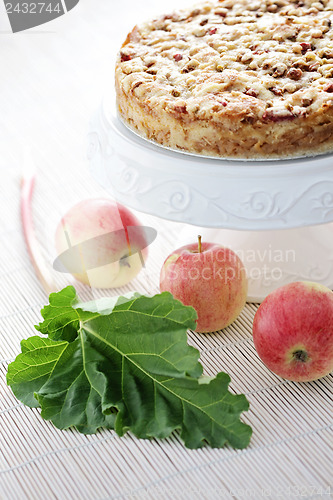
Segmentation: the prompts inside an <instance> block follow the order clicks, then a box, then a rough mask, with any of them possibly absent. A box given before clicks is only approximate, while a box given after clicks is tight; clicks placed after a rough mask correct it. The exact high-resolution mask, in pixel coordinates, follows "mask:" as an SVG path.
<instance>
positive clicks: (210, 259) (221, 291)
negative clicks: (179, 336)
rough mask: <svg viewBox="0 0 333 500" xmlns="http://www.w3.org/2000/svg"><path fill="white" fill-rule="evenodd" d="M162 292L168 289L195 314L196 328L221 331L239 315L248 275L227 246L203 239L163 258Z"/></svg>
mask: <svg viewBox="0 0 333 500" xmlns="http://www.w3.org/2000/svg"><path fill="white" fill-rule="evenodd" d="M160 289H161V292H163V291H168V292H171V293H172V294H173V296H174V297H175V298H176V299H178V300H180V301H181V302H182V303H183V304H185V305H189V306H192V307H194V309H195V310H196V312H197V314H198V320H197V328H196V331H198V332H201V333H207V332H213V331H216V330H221V329H222V328H225V327H226V326H228V325H230V324H231V323H232V322H233V321H235V319H236V318H237V317H238V316H239V314H240V312H241V311H242V309H243V307H244V305H245V302H246V297H247V278H246V272H245V269H244V266H243V264H242V262H241V260H240V259H239V257H238V256H237V255H236V254H235V252H233V251H232V250H230V249H229V248H225V247H222V246H220V245H217V244H215V243H208V242H204V243H202V244H201V237H199V244H198V243H193V244H190V245H185V246H183V247H181V248H179V249H178V250H175V251H174V252H173V253H172V254H171V255H169V257H168V258H167V259H166V260H165V262H164V264H163V267H162V270H161V276H160Z"/></svg>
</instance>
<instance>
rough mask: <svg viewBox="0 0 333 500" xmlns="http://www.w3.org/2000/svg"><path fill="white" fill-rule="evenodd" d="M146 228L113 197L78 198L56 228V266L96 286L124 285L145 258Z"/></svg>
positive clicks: (132, 276) (136, 271)
mask: <svg viewBox="0 0 333 500" xmlns="http://www.w3.org/2000/svg"><path fill="white" fill-rule="evenodd" d="M145 229H147V228H145V227H143V226H141V224H140V222H139V220H138V219H137V218H136V217H135V216H134V215H133V214H132V213H131V212H130V210H128V209H127V208H126V207H124V206H122V205H119V204H117V203H115V202H113V201H112V200H108V199H89V200H84V201H81V202H80V203H78V204H77V205H75V206H74V207H72V208H71V209H70V210H69V211H68V212H67V213H66V215H65V216H64V217H63V218H62V219H61V221H60V223H59V225H58V227H57V230H56V235H55V241H56V250H57V252H58V255H59V257H58V259H57V260H56V265H55V268H56V269H57V270H62V271H65V272H66V271H67V272H70V273H71V274H73V276H74V277H75V278H76V279H78V280H79V281H81V282H82V283H85V284H89V285H90V286H92V287H95V288H115V287H121V286H123V285H126V284H127V283H129V282H130V281H131V280H132V279H133V278H134V277H135V276H136V275H137V274H138V273H139V271H140V270H141V268H142V266H143V265H144V262H145V260H146V258H147V255H148V250H147V247H148V244H149V243H151V241H148V238H147V234H146V231H145ZM148 229H151V228H148ZM153 231H154V230H153ZM61 266H62V267H61Z"/></svg>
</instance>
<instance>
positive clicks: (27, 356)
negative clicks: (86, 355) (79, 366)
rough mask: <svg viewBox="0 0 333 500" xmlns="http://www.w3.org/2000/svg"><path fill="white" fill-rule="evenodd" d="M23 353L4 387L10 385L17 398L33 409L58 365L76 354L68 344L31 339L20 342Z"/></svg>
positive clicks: (12, 366)
mask: <svg viewBox="0 0 333 500" xmlns="http://www.w3.org/2000/svg"><path fill="white" fill-rule="evenodd" d="M21 350H22V353H21V354H19V355H18V356H17V358H16V360H15V362H14V363H11V364H10V365H9V367H8V373H7V384H8V385H10V386H11V388H12V391H13V392H14V394H15V396H16V397H17V399H19V400H20V401H22V402H23V403H24V404H25V405H27V406H30V407H31V408H35V407H37V406H39V405H38V402H37V400H36V399H35V397H34V393H35V392H37V391H38V390H39V389H40V388H41V387H43V385H44V384H45V382H46V381H47V380H48V379H49V377H50V376H51V374H52V373H53V371H54V369H55V367H56V366H57V364H58V365H59V366H61V365H63V364H64V363H66V361H67V360H68V358H69V357H70V356H71V355H72V354H73V351H75V346H71V345H70V344H68V342H55V341H53V340H50V339H45V338H41V337H30V339H28V340H22V342H21Z"/></svg>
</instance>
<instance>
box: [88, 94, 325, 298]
mask: <svg viewBox="0 0 333 500" xmlns="http://www.w3.org/2000/svg"><path fill="white" fill-rule="evenodd" d="M88 158H89V160H90V167H91V172H92V175H93V176H94V177H95V178H96V179H97V180H98V181H99V182H100V184H102V185H103V186H104V187H105V188H106V189H107V190H108V191H109V192H110V194H111V195H112V196H113V197H115V198H116V199H117V200H118V201H119V202H120V203H123V204H125V205H127V206H129V207H132V208H134V209H136V210H139V211H142V212H145V213H150V214H153V215H156V216H158V217H163V218H166V219H169V220H174V221H177V222H184V223H186V224H192V225H196V226H199V227H200V232H202V233H203V237H204V238H205V239H206V240H209V239H210V240H215V241H219V242H220V243H222V244H224V245H226V246H229V247H231V248H234V249H235V250H236V251H238V252H239V253H240V255H241V256H242V257H243V259H244V261H245V266H246V268H247V270H248V274H249V280H250V286H249V301H253V302H258V301H259V302H260V301H261V300H263V298H264V297H265V296H266V295H267V294H268V293H269V292H270V291H272V290H273V289H274V288H277V287H278V286H280V285H281V284H284V283H287V282H290V281H297V280H310V281H318V282H321V283H323V284H325V285H327V286H330V287H333V265H332V263H333V227H332V226H333V225H331V224H329V223H330V222H332V221H333V155H320V156H316V157H313V158H299V159H289V160H272V161H268V160H266V161H241V160H226V159H217V158H204V157H200V156H195V155H189V154H185V153H181V152H174V151H170V150H167V149H165V148H162V147H160V146H158V145H155V144H153V143H151V142H149V141H146V140H145V139H142V138H141V137H139V136H138V135H136V134H135V133H133V132H132V131H131V130H129V129H128V128H127V127H125V125H124V124H123V123H122V122H121V120H120V119H119V117H118V116H117V112H116V107H115V104H114V99H113V96H112V99H111V97H110V98H109V99H108V100H105V101H104V102H103V105H102V106H101V109H100V110H99V111H98V113H96V116H95V117H94V118H93V120H92V123H91V127H90V134H89V150H88ZM204 228H210V229H204ZM291 228H294V229H293V230H291ZM297 228H298V229H297ZM197 233H198V229H194V228H192V229H189V228H186V229H185V230H184V233H183V234H182V235H181V236H180V240H179V244H180V243H181V242H186V241H192V240H193V239H194V237H195V235H196V234H197ZM190 235H191V237H190ZM331 242H332V244H331ZM292 251H294V254H293V255H294V256H293V257H291V255H292V254H291V253H290V252H292ZM251 252H252V253H251ZM286 252H289V253H286ZM249 255H256V258H255V259H254V260H253V257H251V262H250V261H249ZM287 256H288V258H287ZM291 258H292V261H291ZM277 268H278V269H279V272H278V271H277ZM260 269H261V272H260ZM254 270H255V272H254ZM272 271H273V274H272ZM256 273H257V274H256Z"/></svg>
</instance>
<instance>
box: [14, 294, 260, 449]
mask: <svg viewBox="0 0 333 500" xmlns="http://www.w3.org/2000/svg"><path fill="white" fill-rule="evenodd" d="M74 292H75V291H74V289H73V288H67V289H65V290H63V291H62V292H59V294H53V295H52V296H51V297H50V306H47V307H46V308H44V310H43V317H44V322H43V323H41V325H39V327H38V328H39V330H40V331H41V332H43V333H48V335H49V338H48V339H39V340H40V341H43V340H44V342H46V340H47V341H48V342H49V344H47V343H45V344H44V350H43V344H42V343H41V344H40V346H39V350H40V352H42V353H43V354H42V355H40V354H38V350H37V351H36V354H35V356H33V357H31V356H32V354H31V352H32V351H33V345H36V342H37V340H36V337H34V339H35V340H33V339H30V340H28V341H26V342H27V343H29V342H30V343H31V344H29V346H30V347H29V349H28V350H25V348H26V344H22V354H20V355H19V356H18V357H17V359H16V360H15V361H14V362H13V363H12V364H11V365H10V366H9V371H8V376H7V382H8V384H9V385H11V386H12V388H13V390H14V392H15V394H16V396H17V397H18V398H19V399H21V400H22V401H24V402H26V401H28V402H29V403H31V402H32V401H33V400H34V399H35V400H36V401H38V403H39V405H40V406H41V409H42V412H41V415H42V417H43V418H45V419H48V420H51V421H52V422H53V423H54V425H55V426H56V427H58V428H60V429H65V428H68V427H71V426H75V427H76V428H77V429H78V430H79V431H80V432H83V433H93V432H96V430H97V429H98V428H99V427H109V428H112V427H113V428H114V429H115V430H116V432H117V433H118V434H119V435H120V436H122V435H123V434H125V433H126V432H127V431H129V430H130V431H131V432H133V433H134V434H135V435H136V436H137V437H139V438H153V437H158V438H163V437H167V436H169V435H170V433H171V432H173V431H174V430H179V431H180V435H181V437H182V439H183V440H184V442H185V445H186V446H187V447H189V448H199V447H201V446H203V444H204V443H205V442H207V443H209V444H210V445H211V446H213V447H222V446H224V445H225V444H226V443H229V444H230V445H231V446H233V447H235V448H244V447H245V446H247V445H248V443H249V440H250V436H251V429H250V427H249V426H247V425H245V424H244V423H242V422H241V421H240V415H241V413H242V412H243V411H246V410H247V409H248V402H247V400H246V398H245V396H243V395H234V394H232V393H230V392H229V391H228V385H229V382H230V378H229V376H228V375H226V374H224V373H220V374H218V375H217V376H216V377H215V378H212V379H209V378H203V377H202V366H201V364H200V363H199V352H198V351H197V350H196V349H195V348H193V347H191V346H189V345H188V344H187V334H186V331H187V329H193V328H195V320H196V313H195V311H194V309H193V308H191V307H187V306H184V305H183V304H181V303H180V302H179V301H177V300H175V299H174V298H173V297H172V295H171V294H169V293H167V292H164V293H162V294H159V295H156V296H154V297H145V296H139V295H135V296H131V297H122V298H120V299H117V300H115V299H112V300H110V301H106V300H105V299H104V301H103V303H102V302H99V303H97V302H98V301H97V302H96V303H94V304H89V305H87V304H86V305H82V304H79V303H78V300H77V298H76V294H74ZM51 302H52V303H51ZM60 304H62V306H61V305H60ZM70 309H72V311H71V310H70ZM88 309H92V310H90V311H89V310H88ZM97 311H99V312H97ZM69 325H70V329H68V328H69ZM54 337H56V338H57V339H59V338H62V337H63V338H64V340H56V341H55V340H54ZM37 338H38V337H37ZM67 340H68V341H67ZM29 353H30V354H29ZM29 356H30V357H29ZM38 360H40V363H39V365H38Z"/></svg>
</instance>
